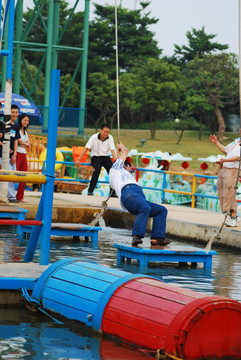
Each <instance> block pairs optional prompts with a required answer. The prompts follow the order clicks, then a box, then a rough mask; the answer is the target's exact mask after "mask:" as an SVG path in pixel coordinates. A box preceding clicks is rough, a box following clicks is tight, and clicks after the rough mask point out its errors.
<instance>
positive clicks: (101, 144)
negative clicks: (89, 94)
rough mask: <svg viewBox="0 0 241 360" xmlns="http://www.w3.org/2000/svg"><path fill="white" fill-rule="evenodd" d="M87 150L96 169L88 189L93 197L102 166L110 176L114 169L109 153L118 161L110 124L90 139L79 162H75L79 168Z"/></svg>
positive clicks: (104, 125) (103, 126)
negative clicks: (111, 170) (89, 151)
mask: <svg viewBox="0 0 241 360" xmlns="http://www.w3.org/2000/svg"><path fill="white" fill-rule="evenodd" d="M87 150H91V165H92V166H93V168H94V172H93V174H92V177H91V181H90V185H89V188H88V195H93V191H94V189H95V187H96V184H97V181H98V178H99V175H100V172H101V168H102V166H103V167H104V168H105V169H106V171H107V172H108V174H109V171H110V168H111V167H112V164H113V163H112V160H111V158H110V157H109V151H110V152H111V154H112V157H113V159H114V160H115V159H116V154H115V145H114V140H113V137H112V135H110V126H109V125H108V124H103V125H102V126H101V129H100V132H99V133H97V134H94V135H92V136H91V137H90V138H89V140H88V142H87V144H86V145H85V147H84V149H83V150H82V152H81V153H80V156H79V158H78V160H77V161H76V162H75V165H76V166H77V167H80V166H81V159H82V157H83V156H84V155H85V153H86V152H87Z"/></svg>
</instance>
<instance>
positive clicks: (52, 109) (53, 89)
mask: <svg viewBox="0 0 241 360" xmlns="http://www.w3.org/2000/svg"><path fill="white" fill-rule="evenodd" d="M59 84H60V70H51V81H50V104H49V105H50V106H49V122H48V124H49V129H48V146H47V165H46V173H45V175H46V177H47V183H46V185H45V192H44V204H43V228H42V232H41V252H40V265H48V263H49V253H50V236H51V222H52V209H53V192H54V178H55V155H56V144H57V124H58V107H59Z"/></svg>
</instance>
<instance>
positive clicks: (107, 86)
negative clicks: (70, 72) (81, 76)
mask: <svg viewBox="0 0 241 360" xmlns="http://www.w3.org/2000/svg"><path fill="white" fill-rule="evenodd" d="M89 83H90V86H89V88H88V89H87V91H86V100H87V102H88V104H87V107H88V108H89V111H88V117H89V118H90V119H91V120H92V122H93V123H94V124H95V128H96V131H97V129H98V124H99V122H100V121H101V120H102V121H103V122H104V123H106V122H107V116H108V115H110V116H111V115H112V116H113V113H116V108H115V94H116V92H115V82H114V81H113V80H110V79H109V77H108V75H107V74H103V73H100V72H97V73H93V74H90V75H89Z"/></svg>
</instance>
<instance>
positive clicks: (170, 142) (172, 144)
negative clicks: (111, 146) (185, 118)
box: [57, 129, 238, 173]
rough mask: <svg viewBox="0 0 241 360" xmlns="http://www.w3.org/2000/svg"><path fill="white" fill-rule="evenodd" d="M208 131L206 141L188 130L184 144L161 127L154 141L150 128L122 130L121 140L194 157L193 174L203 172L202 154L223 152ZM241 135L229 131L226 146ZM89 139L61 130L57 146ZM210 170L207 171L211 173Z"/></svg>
mask: <svg viewBox="0 0 241 360" xmlns="http://www.w3.org/2000/svg"><path fill="white" fill-rule="evenodd" d="M94 133H95V131H94V129H92V130H91V129H86V131H85V134H86V135H88V136H90V135H93V134H94ZM111 134H112V135H113V137H114V140H115V143H117V139H118V133H117V130H112V131H111ZM209 135H210V133H208V132H203V133H202V140H201V141H200V140H199V139H198V132H195V131H185V132H184V134H183V137H182V140H181V143H180V144H178V145H177V144H176V143H177V140H178V138H177V136H176V134H175V132H174V131H171V130H170V131H169V130H168V131H166V130H157V131H156V138H155V140H151V138H150V131H148V130H126V129H125V130H121V131H120V139H121V141H122V142H123V143H124V144H125V145H126V146H127V147H128V148H129V149H137V150H138V151H139V152H150V151H153V150H161V151H162V152H166V151H167V152H170V153H171V154H175V153H181V154H182V155H183V156H188V157H191V158H192V159H193V160H192V161H190V162H189V163H190V166H189V168H188V169H187V170H186V171H188V172H191V173H200V172H201V173H202V170H200V165H201V163H202V162H201V161H198V160H197V159H198V158H199V157H203V158H206V157H208V156H210V155H212V154H213V155H216V154H220V151H219V150H218V149H217V147H216V146H215V145H214V144H212V143H211V142H210V141H209ZM237 136H238V134H235V133H225V137H224V145H227V144H228V143H229V142H231V141H232V140H233V139H235V138H236V137H237ZM141 139H145V140H146V143H145V145H144V146H142V145H141V143H140V140H141ZM85 143H86V139H82V138H81V137H80V136H78V135H75V134H74V133H72V134H70V133H66V132H65V133H58V142H57V146H58V147H60V146H68V147H71V146H73V145H75V146H84V145H85ZM208 165H209V169H210V171H213V165H212V164H208ZM209 169H208V170H207V172H209ZM170 170H173V171H179V170H181V171H182V170H183V169H182V167H181V162H172V164H171V167H170Z"/></svg>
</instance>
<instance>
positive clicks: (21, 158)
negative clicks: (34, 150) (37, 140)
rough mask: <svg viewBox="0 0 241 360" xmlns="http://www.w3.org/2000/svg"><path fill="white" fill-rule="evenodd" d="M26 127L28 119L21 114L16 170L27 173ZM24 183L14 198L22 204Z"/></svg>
mask: <svg viewBox="0 0 241 360" xmlns="http://www.w3.org/2000/svg"><path fill="white" fill-rule="evenodd" d="M28 125H29V117H28V115H27V114H21V115H20V116H19V118H18V126H19V133H20V136H21V138H20V139H19V141H18V147H17V162H16V165H17V170H19V171H28V164H27V150H28V149H29V145H30V144H29V137H28V131H27V129H28ZM25 185H26V184H25V183H19V184H18V190H17V195H16V198H17V200H18V201H21V202H24V200H23V197H24V189H25Z"/></svg>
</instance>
